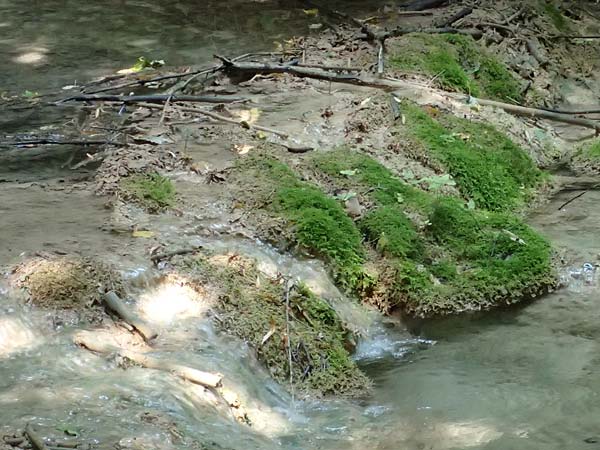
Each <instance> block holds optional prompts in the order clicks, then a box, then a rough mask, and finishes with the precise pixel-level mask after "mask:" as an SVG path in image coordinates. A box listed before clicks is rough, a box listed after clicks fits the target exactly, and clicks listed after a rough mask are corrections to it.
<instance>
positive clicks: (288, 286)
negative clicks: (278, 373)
mask: <svg viewBox="0 0 600 450" xmlns="http://www.w3.org/2000/svg"><path fill="white" fill-rule="evenodd" d="M293 286H294V284H293V282H292V281H291V280H287V282H286V286H285V336H286V338H287V339H286V340H287V352H288V365H289V368H290V390H291V393H292V402H293V401H294V371H293V366H292V343H291V339H290V291H291V290H292V287H293Z"/></svg>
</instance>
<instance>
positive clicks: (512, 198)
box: [400, 102, 544, 211]
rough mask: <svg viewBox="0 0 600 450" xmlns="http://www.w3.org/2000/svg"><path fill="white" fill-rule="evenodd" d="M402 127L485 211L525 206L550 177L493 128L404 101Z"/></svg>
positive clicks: (521, 150) (522, 151)
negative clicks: (547, 177)
mask: <svg viewBox="0 0 600 450" xmlns="http://www.w3.org/2000/svg"><path fill="white" fill-rule="evenodd" d="M402 111H403V113H404V114H405V116H406V125H405V126H403V127H402V126H400V127H402V129H404V130H405V131H406V132H408V133H409V134H410V135H411V136H413V137H414V138H415V139H416V140H417V141H418V142H419V143H420V144H421V145H423V146H424V148H425V149H426V150H427V151H428V152H429V153H430V154H431V155H432V157H434V158H437V159H438V160H439V161H440V163H441V164H442V165H443V166H445V168H446V170H447V171H448V173H449V174H450V175H451V176H452V177H453V178H454V179H455V180H456V182H457V184H458V187H459V189H460V191H461V193H462V194H463V196H464V197H465V199H467V200H472V201H473V202H474V203H475V205H476V206H477V207H479V208H482V209H489V210H492V211H503V210H512V209H514V208H517V207H519V206H522V205H523V204H525V202H526V201H527V200H528V199H529V198H530V197H531V194H532V192H533V190H534V188H535V187H536V186H537V185H539V184H540V183H541V182H542V180H543V178H544V175H543V174H542V172H541V171H540V170H539V169H538V168H537V167H536V166H535V164H534V162H533V160H532V159H531V158H530V157H529V155H527V154H526V153H525V151H524V150H523V149H522V148H520V147H519V146H518V145H516V144H515V143H514V142H512V141H511V140H510V139H509V138H508V137H507V136H506V135H504V134H503V133H501V132H499V131H498V130H496V129H495V128H494V127H493V126H491V125H488V124H484V123H479V122H473V121H469V120H466V119H460V118H457V117H455V116H452V115H449V114H442V113H439V112H436V113H435V114H434V115H430V114H428V113H427V112H425V111H424V110H423V109H421V108H419V107H418V106H416V105H414V104H412V103H410V102H404V103H403V105H402Z"/></svg>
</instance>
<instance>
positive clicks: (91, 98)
mask: <svg viewBox="0 0 600 450" xmlns="http://www.w3.org/2000/svg"><path fill="white" fill-rule="evenodd" d="M169 101H171V102H191V103H234V102H244V101H246V99H244V98H241V97H226V96H216V95H172V94H156V95H96V94H81V95H74V96H72V97H69V98H66V99H64V100H60V101H59V103H65V102H123V103H140V102H147V103H165V102H169Z"/></svg>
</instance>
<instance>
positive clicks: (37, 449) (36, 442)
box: [25, 423, 48, 450]
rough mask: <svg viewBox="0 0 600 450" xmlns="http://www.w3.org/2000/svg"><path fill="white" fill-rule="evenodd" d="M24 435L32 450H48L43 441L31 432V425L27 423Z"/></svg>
mask: <svg viewBox="0 0 600 450" xmlns="http://www.w3.org/2000/svg"><path fill="white" fill-rule="evenodd" d="M25 435H26V436H27V439H29V442H31V446H32V447H33V449H34V450H48V446H46V443H45V442H44V440H43V439H42V438H41V437H40V436H39V435H38V434H37V433H36V432H35V431H34V430H33V426H32V425H31V423H28V424H27V425H26V426H25Z"/></svg>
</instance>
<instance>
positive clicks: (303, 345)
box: [179, 255, 371, 397]
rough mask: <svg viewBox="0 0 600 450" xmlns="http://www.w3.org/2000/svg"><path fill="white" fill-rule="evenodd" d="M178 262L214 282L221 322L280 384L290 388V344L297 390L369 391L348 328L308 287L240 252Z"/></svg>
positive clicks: (325, 392)
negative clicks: (268, 271) (269, 272)
mask: <svg viewBox="0 0 600 450" xmlns="http://www.w3.org/2000/svg"><path fill="white" fill-rule="evenodd" d="M179 267H180V268H182V269H183V270H184V271H186V272H187V273H190V274H192V275H193V276H199V277H201V278H202V279H203V280H205V281H208V282H209V283H211V284H213V285H214V286H216V288H217V290H218V292H219V294H220V295H219V301H218V302H217V306H216V309H217V313H218V317H219V321H218V325H219V326H220V327H221V328H223V329H224V330H225V331H227V332H228V333H230V334H233V335H235V336H237V337H239V338H241V339H243V340H244V341H246V342H247V343H248V344H249V345H250V346H251V347H252V348H253V349H254V350H255V351H256V355H257V357H258V359H259V360H260V361H261V362H263V363H264V364H265V366H266V367H267V368H268V369H269V372H270V373H271V375H272V376H273V378H275V379H276V380H277V381H279V382H280V383H281V384H283V385H286V386H288V387H290V384H289V383H290V366H289V350H290V349H291V352H292V377H291V380H292V386H291V387H292V388H293V389H294V391H295V392H296V393H297V394H300V395H316V396H329V395H335V396H338V395H341V396H352V397H355V396H360V395H363V394H365V393H366V392H367V391H368V389H369V387H370V385H371V382H370V380H369V379H368V378H367V377H366V376H365V375H364V374H363V373H362V372H361V371H360V369H359V368H358V367H357V366H356V364H355V363H354V361H353V360H352V358H351V356H350V353H349V352H348V350H347V348H346V347H347V345H348V342H349V340H348V339H347V338H348V334H349V331H348V330H346V329H345V328H344V326H343V325H342V323H341V321H340V319H339V318H338V316H337V314H336V312H335V311H334V310H333V309H332V308H331V307H330V306H329V304H328V303H327V302H326V301H324V300H323V299H321V298H319V297H317V296H316V295H314V294H313V293H312V292H311V291H310V290H309V289H308V288H307V287H306V286H303V285H296V286H293V287H291V288H290V289H289V290H288V289H287V286H286V285H285V283H283V282H282V280H280V279H272V278H269V277H267V276H265V275H264V274H262V273H261V272H259V271H258V270H257V268H256V264H255V262H254V261H253V260H251V259H248V258H244V257H241V256H239V255H233V256H232V255H215V256H213V257H200V258H198V257H195V258H191V257H189V258H186V259H185V260H184V261H183V262H182V263H181V264H179ZM286 301H287V302H289V312H288V319H289V320H287V319H286ZM288 327H289V340H288V337H287V328H288ZM288 343H289V347H288Z"/></svg>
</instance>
